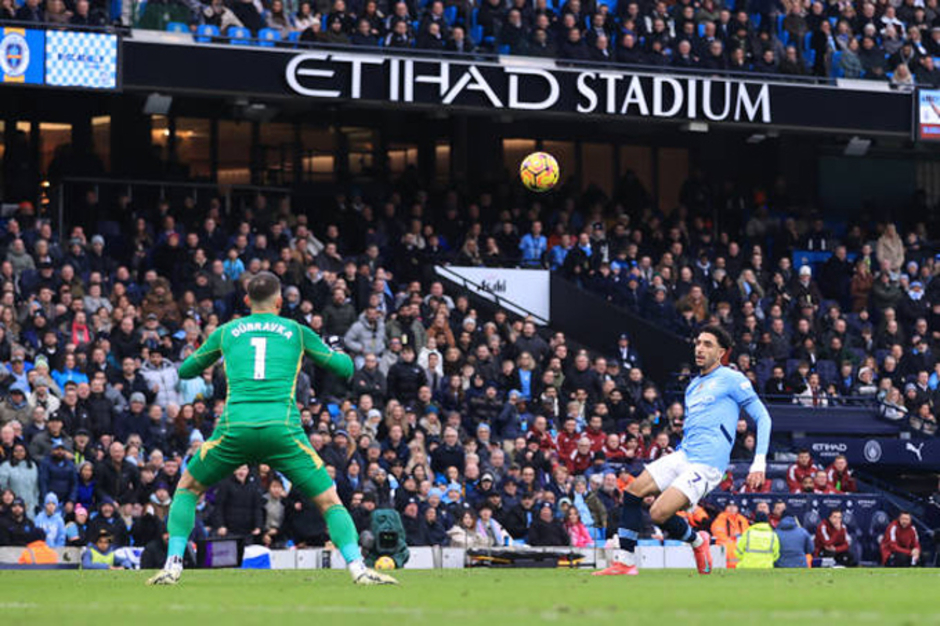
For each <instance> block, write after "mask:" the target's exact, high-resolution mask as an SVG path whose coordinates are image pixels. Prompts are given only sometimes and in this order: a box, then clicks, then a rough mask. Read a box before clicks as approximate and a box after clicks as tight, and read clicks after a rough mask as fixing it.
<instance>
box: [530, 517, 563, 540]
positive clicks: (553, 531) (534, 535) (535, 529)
mask: <svg viewBox="0 0 940 626" xmlns="http://www.w3.org/2000/svg"><path fill="white" fill-rule="evenodd" d="M526 543H528V544H529V545H530V546H570V545H571V539H570V538H569V537H568V532H567V531H566V530H565V527H564V526H563V525H562V523H561V522H560V521H558V520H556V519H553V520H552V521H550V522H543V521H542V520H541V519H539V518H536V519H535V521H533V522H532V527H531V528H529V537H528V539H527V540H526Z"/></svg>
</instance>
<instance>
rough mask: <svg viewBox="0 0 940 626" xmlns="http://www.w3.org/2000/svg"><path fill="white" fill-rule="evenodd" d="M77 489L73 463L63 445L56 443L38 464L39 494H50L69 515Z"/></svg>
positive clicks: (62, 443)
mask: <svg viewBox="0 0 940 626" xmlns="http://www.w3.org/2000/svg"><path fill="white" fill-rule="evenodd" d="M77 489H78V472H77V470H76V469H75V463H74V462H73V461H72V460H71V459H69V458H68V449H67V448H66V446H65V443H64V442H62V441H57V442H55V443H54V444H53V446H52V453H51V454H50V455H49V456H47V457H46V458H44V459H42V461H40V463H39V493H45V494H49V493H52V494H53V495H55V496H56V497H57V498H58V501H59V502H61V503H62V504H63V505H64V506H65V507H66V512H67V513H71V507H72V505H73V503H74V502H75V498H76V495H77ZM57 506H58V505H57Z"/></svg>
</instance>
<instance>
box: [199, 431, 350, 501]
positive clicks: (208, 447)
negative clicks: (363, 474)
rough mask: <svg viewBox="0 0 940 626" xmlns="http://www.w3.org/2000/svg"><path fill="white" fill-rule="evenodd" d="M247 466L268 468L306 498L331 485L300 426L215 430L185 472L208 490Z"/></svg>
mask: <svg viewBox="0 0 940 626" xmlns="http://www.w3.org/2000/svg"><path fill="white" fill-rule="evenodd" d="M246 463H247V464H248V465H258V464H260V463H264V464H266V465H270V466H271V467H272V468H273V469H275V470H277V471H279V472H281V473H282V474H284V476H285V477H286V478H287V479H288V480H289V481H291V483H292V487H296V488H297V489H299V490H300V492H301V493H303V494H304V495H306V496H307V497H308V498H315V497H317V496H319V495H320V494H322V493H323V492H325V491H326V490H327V489H329V488H330V487H332V486H333V480H332V479H331V478H330V475H329V474H328V473H327V471H326V468H325V467H324V465H323V460H322V459H321V458H320V455H319V454H317V452H316V450H314V449H313V448H312V447H311V446H310V441H309V440H308V439H307V435H306V434H305V433H304V431H303V429H302V428H301V427H300V425H299V424H298V425H296V426H293V425H285V424H277V425H272V424H269V425H259V426H250V425H247V424H241V425H225V426H220V427H217V428H216V429H215V431H214V432H213V433H212V437H211V438H210V439H209V440H208V441H206V442H205V443H203V444H202V446H201V447H200V448H199V452H197V453H196V455H195V456H194V457H193V458H192V459H190V461H189V464H188V465H187V466H186V469H187V471H189V473H190V474H191V475H192V477H193V478H195V479H196V480H197V481H199V482H200V483H201V484H203V485H204V486H206V487H209V486H212V485H214V484H215V483H217V482H219V481H220V480H222V479H223V478H225V477H226V476H228V475H229V474H231V473H232V472H234V471H235V469H236V468H238V467H239V466H241V465H245V464H246Z"/></svg>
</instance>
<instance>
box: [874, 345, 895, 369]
mask: <svg viewBox="0 0 940 626" xmlns="http://www.w3.org/2000/svg"><path fill="white" fill-rule="evenodd" d="M890 352H891V351H890V350H885V349H880V350H875V361H877V363H878V365H881V364H883V363H884V362H885V357H886V356H888V354H890Z"/></svg>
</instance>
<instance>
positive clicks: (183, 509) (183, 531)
mask: <svg viewBox="0 0 940 626" xmlns="http://www.w3.org/2000/svg"><path fill="white" fill-rule="evenodd" d="M198 501H199V496H198V495H196V494H195V493H193V492H192V491H190V490H189V489H183V488H180V489H177V490H176V493H175V494H174V495H173V503H172V504H171V505H170V516H169V517H168V518H167V524H166V527H167V531H168V532H169V533H170V543H169V546H167V557H166V567H169V566H170V565H175V564H179V565H182V564H183V554H184V553H185V552H186V542H187V541H188V540H189V535H190V534H191V533H192V532H193V525H194V524H195V523H196V503H197V502H198Z"/></svg>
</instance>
